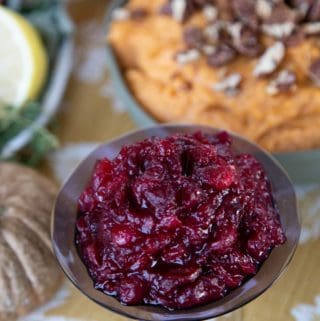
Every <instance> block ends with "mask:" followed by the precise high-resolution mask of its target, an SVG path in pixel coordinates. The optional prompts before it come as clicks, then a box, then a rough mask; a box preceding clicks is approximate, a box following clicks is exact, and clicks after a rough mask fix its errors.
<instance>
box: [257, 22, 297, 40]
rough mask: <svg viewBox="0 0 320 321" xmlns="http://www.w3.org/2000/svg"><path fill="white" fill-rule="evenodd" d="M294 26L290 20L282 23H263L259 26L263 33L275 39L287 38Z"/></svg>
mask: <svg viewBox="0 0 320 321" xmlns="http://www.w3.org/2000/svg"><path fill="white" fill-rule="evenodd" d="M295 28H296V24H295V23H293V22H291V21H287V22H283V23H272V24H263V25H262V26H261V29H262V31H263V32H264V33H265V34H267V35H268V36H271V37H274V38H277V39H282V38H287V37H289V36H291V34H292V33H293V31H294V29H295Z"/></svg>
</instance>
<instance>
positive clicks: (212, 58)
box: [207, 43, 237, 67]
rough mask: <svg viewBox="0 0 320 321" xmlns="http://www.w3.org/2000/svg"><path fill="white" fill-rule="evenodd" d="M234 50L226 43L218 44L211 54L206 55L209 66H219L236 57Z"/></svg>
mask: <svg viewBox="0 0 320 321" xmlns="http://www.w3.org/2000/svg"><path fill="white" fill-rule="evenodd" d="M236 55H237V53H236V51H235V50H234V49H233V48H232V47H231V46H229V45H228V44H226V43H222V44H219V45H218V46H217V47H216V50H215V52H214V53H212V54H211V55H208V56H207V62H208V65H209V66H213V67H221V66H223V65H225V64H227V63H229V62H230V61H232V60H233V59H234V58H235V57H236Z"/></svg>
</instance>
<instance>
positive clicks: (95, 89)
mask: <svg viewBox="0 0 320 321" xmlns="http://www.w3.org/2000/svg"><path fill="white" fill-rule="evenodd" d="M150 1H152V0H150ZM106 6H107V1H105V0H91V1H89V0H74V1H71V2H70V5H69V7H70V14H71V16H72V17H73V19H74V21H75V24H76V31H77V33H76V53H75V61H74V70H73V74H72V77H71V80H70V84H69V87H68V89H67V92H66V95H65V99H64V102H63V103H62V106H61V111H60V113H59V115H58V127H57V128H56V133H57V135H58V137H59V138H60V141H61V145H62V146H61V147H62V148H63V149H62V150H60V151H57V152H56V153H55V154H54V155H52V156H51V160H50V163H51V168H52V170H51V174H52V175H54V176H55V177H56V178H57V179H58V177H57V176H60V179H63V178H64V176H65V174H66V173H67V172H68V171H70V168H71V167H73V166H74V164H75V162H76V161H78V160H79V159H80V158H81V157H84V156H85V154H86V153H87V152H88V151H89V150H90V149H91V148H92V147H93V146H95V144H96V143H99V142H102V141H106V140H108V139H110V138H113V137H115V136H117V135H119V134H122V133H125V132H127V131H129V130H132V129H134V128H135V127H136V126H135V124H134V123H133V121H132V120H131V119H130V117H129V115H128V114H127V113H126V112H124V111H123V106H121V102H120V101H118V100H117V99H115V98H114V97H113V94H112V87H111V84H110V81H109V79H108V72H107V70H106V67H105V64H104V48H103V44H104V41H105V35H104V31H103V27H102V19H103V15H104V13H105V10H106ZM84 143H85V144H84ZM58 165H59V166H58ZM64 166H65V168H64ZM299 189H300V190H302V191H303V193H306V195H304V196H301V197H300V207H301V213H302V217H303V239H302V242H301V244H300V246H299V248H298V250H297V253H296V255H295V257H294V259H293V261H292V263H291V264H290V267H289V268H288V270H287V272H286V273H285V274H284V275H283V276H282V277H281V279H280V280H279V281H278V282H277V283H276V284H275V285H274V286H273V287H272V288H271V289H270V290H268V291H267V292H266V293H265V294H263V295H262V296H261V297H259V298H258V299H256V300H255V301H253V302H252V303H250V304H248V305H247V306H245V307H244V308H243V309H242V310H240V311H238V312H236V313H235V314H233V315H231V317H229V318H226V320H233V319H234V320H245V321H269V320H273V321H287V320H298V321H315V320H320V273H319V272H320V187H317V186H315V187H310V188H304V189H301V188H299ZM308 190H309V191H308ZM306 191H307V192H306ZM303 193H302V194H303ZM66 282H67V281H66ZM317 296H318V297H317ZM45 311H48V312H45ZM41 313H42V315H43V318H42V319H41V318H38V319H37V318H33V319H32V318H31V319H26V320H27V321H38V320H41V321H45V320H46V318H48V320H50V321H80V320H81V321H112V320H114V321H120V320H127V319H126V318H123V317H120V316H118V315H116V314H113V313H111V312H108V311H107V310H104V309H103V308H101V307H99V306H98V305H96V304H94V303H92V302H91V301H90V300H88V299H87V298H86V297H84V296H83V295H82V294H81V293H80V292H79V291H77V290H76V289H75V288H74V287H73V286H72V285H70V284H69V283H67V284H66V285H65V286H64V288H63V290H62V291H60V293H59V295H58V297H57V298H56V300H54V301H53V303H51V305H50V306H48V307H46V308H45V309H43V311H42V312H41ZM44 315H47V317H45V316H44ZM48 316H51V318H49V317H48Z"/></svg>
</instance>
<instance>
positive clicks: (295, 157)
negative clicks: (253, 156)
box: [105, 0, 320, 184]
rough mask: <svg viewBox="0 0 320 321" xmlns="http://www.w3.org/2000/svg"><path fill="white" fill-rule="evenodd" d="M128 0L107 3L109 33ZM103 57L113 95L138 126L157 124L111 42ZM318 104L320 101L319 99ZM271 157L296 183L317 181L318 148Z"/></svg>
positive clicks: (319, 180) (106, 23)
mask: <svg viewBox="0 0 320 321" xmlns="http://www.w3.org/2000/svg"><path fill="white" fill-rule="evenodd" d="M126 2H127V0H114V1H112V2H111V3H110V5H109V7H108V10H107V14H106V18H105V31H106V33H108V32H109V28H110V24H111V21H112V16H111V13H112V10H114V9H115V8H119V7H121V6H123V5H124V4H125V3H126ZM106 57H107V60H106V61H107V65H108V68H109V72H110V76H111V78H112V81H113V84H114V88H115V91H116V94H117V95H118V96H119V97H120V98H121V99H122V101H123V102H124V104H125V106H126V107H127V110H128V112H129V113H130V115H131V116H132V118H133V119H134V121H135V122H136V123H137V124H138V125H139V126H140V127H147V126H150V125H153V124H156V123H157V120H155V119H154V118H152V116H151V115H150V114H148V113H147V111H145V109H144V108H143V107H142V106H141V105H140V104H139V103H138V102H137V100H136V99H135V97H134V96H133V94H132V93H131V92H130V90H129V88H128V86H127V84H126V81H125V79H124V77H123V75H122V72H121V68H120V65H119V63H118V61H117V57H116V55H115V53H114V51H113V48H112V47H111V45H110V44H109V43H108V42H107V43H106ZM319 103H320V102H319ZM274 156H275V157H276V158H277V159H278V160H279V162H280V163H281V164H282V165H283V167H284V168H285V169H286V170H287V172H288V174H289V176H290V178H291V179H292V181H293V182H294V183H296V184H315V183H320V166H319V164H320V150H306V151H299V152H286V153H275V154H274Z"/></svg>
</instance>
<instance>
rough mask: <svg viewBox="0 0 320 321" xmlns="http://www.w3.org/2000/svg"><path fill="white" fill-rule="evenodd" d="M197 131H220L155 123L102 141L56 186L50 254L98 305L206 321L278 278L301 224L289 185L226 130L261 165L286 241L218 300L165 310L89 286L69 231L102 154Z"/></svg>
mask: <svg viewBox="0 0 320 321" xmlns="http://www.w3.org/2000/svg"><path fill="white" fill-rule="evenodd" d="M196 131H202V132H204V133H210V134H215V133H217V132H219V131H220V130H218V129H214V128H211V127H206V126H196V125H161V126H160V125H159V126H155V127H151V128H147V129H142V130H138V131H135V132H132V133H129V134H127V135H124V136H122V137H120V138H117V139H115V140H113V141H110V142H107V143H106V144H103V145H101V146H100V147H98V148H97V149H96V150H94V151H93V152H92V153H91V154H90V155H89V156H88V157H87V158H86V159H85V160H83V161H82V163H81V164H80V165H79V166H78V167H77V168H76V169H75V171H74V172H73V173H72V174H71V176H70V177H69V179H68V180H67V181H66V182H65V184H64V185H63V187H62V188H61V190H60V192H59V194H58V197H57V200H56V204H55V207H54V209H53V221H52V242H53V249H54V252H55V254H56V257H57V259H58V261H59V263H60V265H61V267H62V269H63V271H64V272H65V274H66V275H67V276H68V278H69V279H70V280H71V281H72V283H73V284H74V285H75V286H76V287H77V288H78V289H79V290H80V291H81V292H82V293H83V294H85V295H86V296H87V297H89V298H90V299H92V300H93V301H95V302H96V303H98V304H100V305H101V306H103V307H105V308H107V309H109V310H112V311H114V312H116V313H119V314H121V315H124V316H127V317H130V318H134V319H140V320H150V321H151V320H152V321H153V320H154V321H156V320H157V321H169V320H170V321H174V320H175V321H178V320H180V321H182V320H183V321H187V320H193V321H195V320H205V319H208V318H213V317H216V316H219V315H222V314H225V313H228V312H231V311H233V310H235V309H237V308H239V307H241V306H243V305H244V304H246V303H248V302H250V301H251V300H253V299H255V298H256V297H258V296H259V295H261V294H262V293H263V292H264V291H265V290H266V289H268V288H269V287H270V286H271V285H272V284H273V282H274V281H275V280H277V279H278V277H279V276H280V274H281V273H282V272H283V271H284V269H285V268H286V266H287V265H288V263H289V262H290V260H291V258H292V256H293V254H294V252H295V249H296V246H297V243H298V239H299V235H300V222H299V216H298V211H297V203H296V196H295V192H294V188H293V186H292V183H291V181H290V179H289V178H288V176H287V174H286V173H285V171H284V170H283V169H282V167H281V166H280V165H279V164H278V162H277V161H276V160H275V159H274V158H273V156H271V155H270V154H268V153H267V152H265V151H264V150H262V149H261V148H260V147H259V146H257V145H255V144H253V143H251V142H249V141H247V140H246V139H244V138H241V137H239V136H237V135H235V134H231V136H232V137H233V145H232V149H233V150H234V152H235V153H239V152H244V153H250V154H252V155H254V156H255V157H256V158H257V159H258V160H259V161H260V162H261V163H262V164H263V166H264V168H265V170H266V173H267V176H268V177H269V179H270V182H271V185H272V190H273V194H274V199H275V201H276V203H277V205H278V208H279V212H280V219H281V222H282V225H283V228H284V232H285V234H286V236H287V242H286V243H285V244H284V245H282V246H280V247H277V248H275V249H274V250H273V251H272V253H271V255H270V256H269V258H268V259H267V260H266V261H265V262H264V263H263V265H262V266H261V268H260V269H259V271H258V273H257V274H256V275H255V276H254V277H252V278H251V279H249V280H248V281H246V282H245V283H244V284H243V285H241V286H240V287H238V288H237V289H235V290H233V291H231V292H230V293H229V294H228V295H227V296H225V297H224V298H222V299H220V300H218V301H215V302H212V303H210V304H206V305H203V306H200V307H196V308H192V309H187V310H178V311H173V312H170V311H168V310H166V309H164V308H161V307H156V306H146V305H145V306H144V305H141V306H124V305H122V304H121V303H120V302H118V301H117V300H116V299H115V298H113V297H111V296H108V295H106V294H104V293H102V292H101V291H98V290H96V289H95V288H94V286H93V281H92V280H91V278H90V277H89V275H88V272H87V269H86V267H85V265H84V264H83V263H82V261H81V259H80V257H79V255H78V252H77V249H76V246H75V242H74V235H75V221H76V218H77V201H78V198H79V196H80V194H81V192H82V191H83V190H84V189H85V187H86V186H87V184H88V181H89V179H90V177H91V174H92V171H93V168H94V166H95V163H96V161H97V160H98V159H101V158H103V157H108V158H110V159H112V158H114V157H115V156H116V155H117V154H118V152H119V151H120V149H121V147H122V146H123V145H128V144H132V143H135V142H137V141H140V140H143V139H145V138H148V137H152V136H158V137H165V136H168V135H172V134H174V133H193V132H196Z"/></svg>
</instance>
